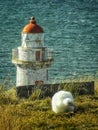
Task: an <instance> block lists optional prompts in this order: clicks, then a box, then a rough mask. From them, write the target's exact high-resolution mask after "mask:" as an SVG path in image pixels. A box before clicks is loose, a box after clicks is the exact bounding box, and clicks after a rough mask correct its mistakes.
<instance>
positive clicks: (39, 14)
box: [0, 0, 98, 84]
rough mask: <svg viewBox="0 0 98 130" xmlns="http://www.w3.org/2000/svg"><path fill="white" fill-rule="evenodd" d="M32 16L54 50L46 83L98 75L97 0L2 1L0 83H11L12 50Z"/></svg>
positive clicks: (12, 74)
mask: <svg viewBox="0 0 98 130" xmlns="http://www.w3.org/2000/svg"><path fill="white" fill-rule="evenodd" d="M31 16H34V17H35V18H36V21H37V23H38V24H39V25H40V26H41V27H43V29H44V32H45V46H47V47H49V48H53V49H54V62H53V64H52V65H51V67H50V68H49V81H51V80H52V81H61V80H65V79H70V78H71V79H75V78H77V77H78V76H84V77H85V76H86V77H88V76H92V77H93V79H92V80H94V79H96V78H97V75H98V0H29V1H27V0H1V1H0V83H9V84H14V83H15V80H16V67H15V66H14V65H13V64H12V63H11V59H12V48H16V47H18V46H20V45H21V30H22V28H23V27H24V26H25V25H26V24H28V22H29V19H30V17H31Z"/></svg>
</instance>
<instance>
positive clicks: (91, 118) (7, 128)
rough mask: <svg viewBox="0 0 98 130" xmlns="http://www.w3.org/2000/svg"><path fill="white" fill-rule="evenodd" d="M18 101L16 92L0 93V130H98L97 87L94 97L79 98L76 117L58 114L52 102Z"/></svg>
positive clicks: (32, 96) (49, 99)
mask: <svg viewBox="0 0 98 130" xmlns="http://www.w3.org/2000/svg"><path fill="white" fill-rule="evenodd" d="M39 92H40V90H38V91H36V92H35V93H33V94H32V95H31V97H30V98H29V99H18V98H17V97H16V91H15V89H14V88H12V89H10V90H6V91H5V90H3V88H2V87H1V89H0V130H98V86H97V83H96V87H95V95H92V96H91V95H88V96H87V95H86V96H78V95H77V96H76V97H75V105H76V108H75V112H74V113H59V114H55V113H54V112H52V110H51V98H50V97H48V98H45V99H43V100H42V99H39Z"/></svg>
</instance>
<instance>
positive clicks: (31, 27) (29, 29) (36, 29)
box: [22, 17, 44, 33]
mask: <svg viewBox="0 0 98 130" xmlns="http://www.w3.org/2000/svg"><path fill="white" fill-rule="evenodd" d="M43 32H44V31H43V29H42V28H41V27H40V26H39V25H38V24H36V20H35V18H34V17H31V20H30V23H29V24H27V25H26V26H25V27H24V28H23V30H22V33H43Z"/></svg>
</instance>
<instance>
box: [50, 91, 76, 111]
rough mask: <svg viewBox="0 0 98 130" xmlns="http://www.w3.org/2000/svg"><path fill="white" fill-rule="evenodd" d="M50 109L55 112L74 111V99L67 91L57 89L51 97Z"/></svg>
mask: <svg viewBox="0 0 98 130" xmlns="http://www.w3.org/2000/svg"><path fill="white" fill-rule="evenodd" d="M51 105H52V110H53V111H54V112H55V113H59V112H65V111H74V99H73V96H72V94H71V93H70V92H68V91H63V90H61V91H58V92H56V93H55V94H54V95H53V97H52V104H51Z"/></svg>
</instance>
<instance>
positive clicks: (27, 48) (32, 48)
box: [12, 17, 53, 95]
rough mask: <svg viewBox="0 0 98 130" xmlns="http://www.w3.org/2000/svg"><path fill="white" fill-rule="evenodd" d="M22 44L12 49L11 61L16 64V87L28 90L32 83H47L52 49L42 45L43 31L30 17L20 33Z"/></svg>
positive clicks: (20, 89)
mask: <svg viewBox="0 0 98 130" xmlns="http://www.w3.org/2000/svg"><path fill="white" fill-rule="evenodd" d="M21 36H22V44H21V46H19V47H18V48H15V49H13V50H12V63H14V64H15V65H16V68H17V74H16V87H17V90H19V92H20V95H21V91H23V90H24V88H25V91H27V93H28V92H30V91H29V90H31V87H32V86H34V85H39V86H40V85H42V84H47V81H48V67H50V65H51V63H52V61H53V49H49V48H46V47H45V46H44V31H43V29H42V28H41V27H40V26H39V25H38V24H37V23H36V20H35V18H34V17H31V20H30V23H29V24H27V25H26V26H25V27H24V28H23V30H22V33H21Z"/></svg>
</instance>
